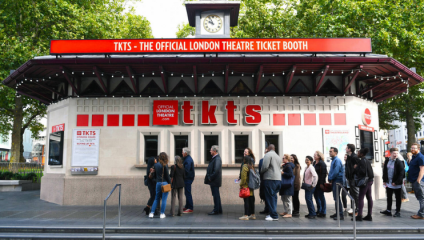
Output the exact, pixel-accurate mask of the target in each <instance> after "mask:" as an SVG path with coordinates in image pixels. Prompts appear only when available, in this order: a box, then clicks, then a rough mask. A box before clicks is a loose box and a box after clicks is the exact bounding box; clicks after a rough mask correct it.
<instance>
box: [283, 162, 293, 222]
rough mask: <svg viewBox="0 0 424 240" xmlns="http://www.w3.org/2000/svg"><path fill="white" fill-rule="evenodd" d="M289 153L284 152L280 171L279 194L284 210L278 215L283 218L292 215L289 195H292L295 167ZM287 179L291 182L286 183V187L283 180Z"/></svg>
mask: <svg viewBox="0 0 424 240" xmlns="http://www.w3.org/2000/svg"><path fill="white" fill-rule="evenodd" d="M289 159H290V155H288V154H284V157H283V171H281V180H282V184H281V189H280V196H281V201H283V207H284V212H283V213H280V216H283V218H291V217H292V201H291V197H292V196H293V195H294V186H293V185H294V184H293V182H294V178H293V177H294V175H293V169H294V168H295V166H294V164H293V163H292V162H290V160H289ZM284 180H286V181H289V182H290V183H291V184H288V186H287V187H285V185H287V184H283V181H284Z"/></svg>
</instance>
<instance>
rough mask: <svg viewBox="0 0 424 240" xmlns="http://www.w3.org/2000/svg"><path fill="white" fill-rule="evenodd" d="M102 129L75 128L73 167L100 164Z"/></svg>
mask: <svg viewBox="0 0 424 240" xmlns="http://www.w3.org/2000/svg"><path fill="white" fill-rule="evenodd" d="M99 140H100V129H74V130H73V133H72V163H71V166H72V167H98V166H99V149H100V146H99Z"/></svg>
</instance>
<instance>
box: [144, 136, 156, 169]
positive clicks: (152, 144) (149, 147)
mask: <svg viewBox="0 0 424 240" xmlns="http://www.w3.org/2000/svg"><path fill="white" fill-rule="evenodd" d="M157 155H158V136H144V162H145V163H147V160H148V159H149V158H150V157H156V156H157Z"/></svg>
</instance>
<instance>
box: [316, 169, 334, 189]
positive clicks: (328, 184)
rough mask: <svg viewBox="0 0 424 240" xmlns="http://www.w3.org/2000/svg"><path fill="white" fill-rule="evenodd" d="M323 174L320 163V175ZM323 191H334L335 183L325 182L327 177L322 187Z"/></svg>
mask: <svg viewBox="0 0 424 240" xmlns="http://www.w3.org/2000/svg"><path fill="white" fill-rule="evenodd" d="M321 174H322V166H321V165H320V166H319V175H320V176H321ZM318 178H319V177H318ZM320 187H321V186H320ZM322 191H323V192H332V191H333V184H331V183H325V177H324V187H323V188H322Z"/></svg>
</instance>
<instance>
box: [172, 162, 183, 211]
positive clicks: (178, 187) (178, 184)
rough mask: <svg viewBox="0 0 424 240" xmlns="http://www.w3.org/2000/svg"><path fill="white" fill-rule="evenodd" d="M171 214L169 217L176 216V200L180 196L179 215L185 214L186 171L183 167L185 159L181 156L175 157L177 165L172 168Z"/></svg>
mask: <svg viewBox="0 0 424 240" xmlns="http://www.w3.org/2000/svg"><path fill="white" fill-rule="evenodd" d="M170 177H171V187H172V192H171V196H172V197H171V213H170V214H169V216H171V217H173V216H174V207H175V199H176V198H177V194H178V214H177V216H181V213H182V212H183V193H184V185H185V184H184V179H185V169H184V165H183V159H182V158H181V157H180V156H175V165H174V166H172V167H171V175H170Z"/></svg>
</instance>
